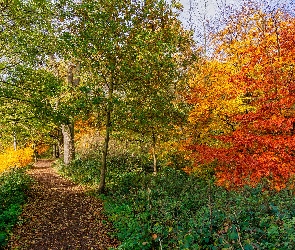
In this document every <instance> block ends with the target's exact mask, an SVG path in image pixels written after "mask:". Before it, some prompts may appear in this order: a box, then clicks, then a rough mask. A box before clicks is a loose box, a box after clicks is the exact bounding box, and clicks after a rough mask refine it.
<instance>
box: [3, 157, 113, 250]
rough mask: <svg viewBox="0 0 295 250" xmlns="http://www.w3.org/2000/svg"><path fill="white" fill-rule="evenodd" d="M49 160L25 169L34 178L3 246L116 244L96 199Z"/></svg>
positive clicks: (59, 248) (22, 249)
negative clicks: (26, 198)
mask: <svg viewBox="0 0 295 250" xmlns="http://www.w3.org/2000/svg"><path fill="white" fill-rule="evenodd" d="M50 166H51V161H48V160H42V161H39V162H37V164H35V166H34V167H33V168H32V169H31V170H30V171H29V174H30V175H31V176H32V177H33V178H34V179H35V180H36V183H35V184H34V185H33V187H32V189H31V190H30V193H29V200H28V204H27V205H26V206H25V208H24V211H23V214H22V221H21V223H19V225H18V226H16V227H15V228H14V231H13V235H12V238H11V240H10V242H9V245H8V248H7V249H15V250H16V249H20V250H26V249H29V250H35V249H36V250H43V249H44V250H45V249H46V250H50V249H51V250H53V249H54V250H65V249H71V250H72V249H73V250H76V249H82V250H83V249H85V250H86V249H104V250H106V249H108V248H109V247H115V246H117V244H118V242H117V241H116V240H114V239H111V238H110V236H109V235H108V232H109V231H110V230H111V227H110V226H109V225H108V224H107V222H106V217H105V216H104V215H102V213H101V211H102V204H101V202H100V201H99V200H97V199H95V198H93V197H89V196H86V195H85V194H84V191H85V190H84V189H83V188H82V187H81V186H78V185H76V184H73V183H72V182H70V181H69V180H66V179H64V178H62V177H60V176H59V175H58V174H57V173H56V172H55V170H54V169H52V168H51V167H50Z"/></svg>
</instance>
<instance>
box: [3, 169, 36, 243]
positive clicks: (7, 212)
mask: <svg viewBox="0 0 295 250" xmlns="http://www.w3.org/2000/svg"><path fill="white" fill-rule="evenodd" d="M31 182H32V180H31V178H30V177H29V176H28V175H26V174H25V173H24V169H16V168H13V169H11V170H10V171H5V172H3V173H2V174H1V175H0V204H1V205H0V247H1V246H4V245H5V244H6V241H7V236H8V234H9V231H10V229H11V228H12V226H13V225H14V224H15V223H16V222H17V220H18V216H19V215H20V214H21V211H22V207H21V206H22V205H23V204H24V202H25V200H26V191H27V190H28V188H29V186H30V184H31Z"/></svg>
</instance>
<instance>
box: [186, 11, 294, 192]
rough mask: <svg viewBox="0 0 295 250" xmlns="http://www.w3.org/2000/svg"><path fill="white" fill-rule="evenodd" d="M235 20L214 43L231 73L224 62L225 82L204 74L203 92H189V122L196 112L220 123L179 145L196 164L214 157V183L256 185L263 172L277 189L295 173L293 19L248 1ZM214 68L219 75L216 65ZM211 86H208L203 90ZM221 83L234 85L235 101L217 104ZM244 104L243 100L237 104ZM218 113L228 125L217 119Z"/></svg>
mask: <svg viewBox="0 0 295 250" xmlns="http://www.w3.org/2000/svg"><path fill="white" fill-rule="evenodd" d="M236 21H237V22H236V23H231V24H229V26H228V27H227V28H225V29H224V30H223V31H222V32H221V33H220V34H219V35H220V37H219V39H221V40H220V41H221V42H219V44H218V46H217V49H216V51H217V52H218V53H219V54H218V55H219V59H220V60H222V63H223V64H224V65H226V67H232V66H233V65H234V67H235V70H234V72H233V73H231V72H229V71H228V70H225V72H226V73H227V74H229V73H230V75H228V76H227V79H228V80H229V82H228V83H227V84H225V83H224V82H223V81H222V80H219V78H218V76H216V77H215V76H214V74H210V76H209V77H211V78H212V76H214V79H215V81H210V84H209V85H208V84H207V85H208V86H207V89H206V88H205V89H204V90H203V94H204V100H203V101H202V100H201V99H200V98H199V99H198V100H197V102H194V99H193V98H192V99H191V100H190V101H191V103H193V104H194V105H195V109H193V111H192V113H191V115H190V119H191V121H190V122H191V123H192V124H193V125H195V124H196V123H198V122H199V121H202V120H200V118H199V117H202V118H203V119H206V120H207V121H208V122H212V121H213V123H215V124H216V125H218V126H217V127H219V130H217V129H215V133H214V131H213V130H212V129H211V130H210V131H209V132H208V133H207V136H208V138H210V139H208V138H207V139H206V140H200V139H199V138H190V139H189V140H188V141H187V144H186V147H185V149H186V150H188V151H189V152H190V157H191V158H192V159H193V160H194V162H195V166H196V168H197V167H198V166H199V165H200V164H204V163H210V162H212V161H214V160H216V159H217V160H218V167H216V175H217V178H218V181H217V182H218V184H220V185H224V186H226V187H228V188H230V187H239V186H243V185H246V184H247V185H251V186H255V185H257V183H259V182H260V181H261V180H262V179H267V181H268V183H269V184H270V188H274V189H276V190H280V189H282V188H284V187H285V185H286V182H287V181H288V180H289V179H290V178H291V177H293V176H294V175H295V151H294V148H295V136H294V135H295V112H294V105H295V74H294V72H295V71H294V63H295V39H294V38H295V19H292V18H290V17H287V16H286V15H284V14H283V13H280V12H277V13H263V12H261V11H260V12H259V11H256V10H251V9H250V10H249V12H248V13H247V14H241V15H240V16H239V17H238V18H237V20H236ZM233 27H235V29H233ZM232 32H240V33H235V34H233V33H232ZM214 72H215V73H216V74H217V75H220V77H221V79H224V76H223V75H222V74H221V73H220V70H219V69H217V70H215V71H214ZM205 77H207V78H208V76H203V78H205ZM196 84H197V85H199V86H200V84H198V82H197V83H196ZM201 86H202V87H204V86H205V85H204V84H202V85H201ZM212 86H213V89H215V91H214V94H212V95H211V96H206V95H205V94H208V93H209V94H210V93H211V92H212V90H210V89H212ZM228 86H234V88H235V91H236V93H238V92H239V91H240V93H239V94H237V95H236V96H233V97H231V98H232V99H231V100H232V101H233V100H238V99H239V97H243V98H244V99H243V98H242V99H241V100H242V102H240V103H239V102H235V105H237V106H236V107H234V106H233V107H234V108H233V109H231V110H230V109H223V110H221V111H219V110H218V109H220V107H219V106H218V105H220V103H221V102H220V103H218V102H217V100H219V99H218V96H221V97H222V98H225V97H226V95H224V94H226V93H227V91H228ZM205 87H206V86H205ZM218 88H219V89H221V90H218ZM237 90H239V91H237ZM231 93H233V92H231ZM241 93H242V94H241ZM194 96H195V93H193V94H192V97H194ZM199 96H200V94H199ZM224 100H226V101H228V102H229V103H230V100H227V99H226V98H225V99H224ZM202 105H203V106H204V107H203V106H202ZM216 105H217V106H216ZM245 105H248V108H246V109H245V108H241V107H243V106H244V107H245ZM238 106H240V108H238ZM224 107H226V106H224ZM229 110H230V112H229ZM224 111H226V112H224ZM199 114H201V115H202V116H199ZM224 114H226V119H225V120H224V119H223V120H224V121H225V124H228V125H230V130H229V129H227V128H226V126H223V125H222V124H221V123H220V122H219V123H217V122H218V121H219V120H218V119H217V118H220V117H221V118H222V116H223V115H224ZM213 115H214V116H213ZM202 125H203V126H204V125H205V124H204V123H202ZM209 126H211V127H212V125H210V124H209V125H208V126H207V127H209ZM199 137H200V135H199Z"/></svg>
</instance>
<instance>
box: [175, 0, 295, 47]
mask: <svg viewBox="0 0 295 250" xmlns="http://www.w3.org/2000/svg"><path fill="white" fill-rule="evenodd" d="M247 1H248V0H179V2H181V4H182V5H183V11H182V12H181V13H180V20H181V21H182V22H183V24H184V27H185V28H187V29H193V30H194V31H195V32H194V37H195V40H196V41H197V42H200V43H202V41H201V40H199V39H198V37H202V36H203V31H204V24H205V25H210V26H211V27H217V29H218V27H221V26H220V24H221V22H220V20H226V16H227V15H228V14H229V12H230V11H231V10H232V9H238V8H239V7H240V6H241V5H242V4H243V3H245V2H247ZM256 2H258V3H259V4H261V5H262V8H266V6H268V8H270V9H276V8H277V7H276V6H284V8H286V9H288V10H289V11H291V13H293V14H294V16H295V0H283V1H282V0H256ZM224 6H230V8H227V9H226V11H225V13H224V15H222V11H221V10H222V9H224ZM269 6H270V7H269ZM190 7H191V8H190ZM215 17H220V19H218V18H215ZM190 21H192V22H190ZM202 39H203V38H202Z"/></svg>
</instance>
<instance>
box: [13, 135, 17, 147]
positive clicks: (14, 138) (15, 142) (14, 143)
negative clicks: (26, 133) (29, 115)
mask: <svg viewBox="0 0 295 250" xmlns="http://www.w3.org/2000/svg"><path fill="white" fill-rule="evenodd" d="M13 149H14V150H15V151H16V150H17V139H16V133H15V132H13Z"/></svg>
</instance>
